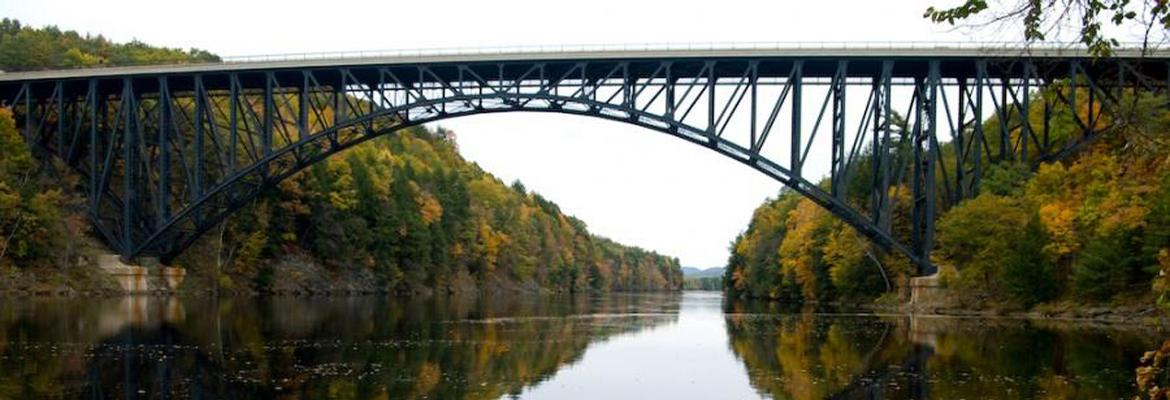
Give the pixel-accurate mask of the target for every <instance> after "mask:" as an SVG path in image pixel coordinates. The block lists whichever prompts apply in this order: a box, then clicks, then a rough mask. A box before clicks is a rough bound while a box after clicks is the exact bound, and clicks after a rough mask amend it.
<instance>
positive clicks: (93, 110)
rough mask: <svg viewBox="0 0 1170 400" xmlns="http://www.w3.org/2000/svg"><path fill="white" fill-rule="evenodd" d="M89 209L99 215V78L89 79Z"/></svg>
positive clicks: (93, 213) (91, 212)
mask: <svg viewBox="0 0 1170 400" xmlns="http://www.w3.org/2000/svg"><path fill="white" fill-rule="evenodd" d="M88 84H89V98H88V99H87V100H86V101H88V102H89V211H90V214H92V215H97V196H98V193H99V192H98V190H99V189H98V187H97V186H98V135H97V126H98V119H97V79H93V78H91V79H89V82H88Z"/></svg>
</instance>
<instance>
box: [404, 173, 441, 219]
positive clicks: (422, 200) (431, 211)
mask: <svg viewBox="0 0 1170 400" xmlns="http://www.w3.org/2000/svg"><path fill="white" fill-rule="evenodd" d="M410 191H411V192H414V203H415V204H416V205H418V212H419V215H421V217H422V223H423V225H424V226H431V224H434V223H435V222H438V221H439V218H442V217H443V205H442V204H440V203H439V199H436V198H435V196H434V195H432V194H431V193H430V192H428V191H426V190H425V189H423V188H421V187H419V186H418V184H417V183H415V182H413V181H411V182H410Z"/></svg>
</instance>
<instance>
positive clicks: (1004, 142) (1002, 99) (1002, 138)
mask: <svg viewBox="0 0 1170 400" xmlns="http://www.w3.org/2000/svg"><path fill="white" fill-rule="evenodd" d="M1010 82H1011V79H1010V78H1007V77H1006V76H1004V77H1002V78H1000V80H999V83H1000V86H999V108H1000V110H1002V113H1001V114H999V161H1000V162H1004V161H1013V160H1014V158H1015V155H1014V153H1015V150H1012V151H1011V153H1009V152H1008V146H1011V145H1012V136H1011V133H1010V132H1008V120H1010V119H1011V117H1012V114H1011V112H1012V110H1011V109H1010V108H1008V85H1010V84H1011V83H1010ZM1013 147H1014V146H1013ZM1009 154H1011V155H1012V158H1008V155H1009Z"/></svg>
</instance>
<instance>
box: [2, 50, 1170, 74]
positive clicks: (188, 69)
mask: <svg viewBox="0 0 1170 400" xmlns="http://www.w3.org/2000/svg"><path fill="white" fill-rule="evenodd" d="M295 57H296V56H292V57H290V58H294V59H280V60H262V61H244V62H220V63H195V64H175V65H145V66H128V67H108V68H88V69H71V70H51V71H32V72H15V73H0V83H17V82H30V81H46V80H60V79H87V78H95V77H96V78H118V77H134V76H154V75H172V74H194V73H208V74H215V73H227V72H248V71H271V70H288V69H312V68H338V67H357V68H360V67H373V66H408V65H428V66H441V65H443V64H455V63H458V64H467V63H531V62H573V61H607V60H608V61H618V60H626V61H636V60H662V59H676V60H704V59H720V60H731V59H771V60H776V61H783V60H792V59H831V60H839V59H850V60H857V61H862V62H864V61H866V60H870V61H877V60H889V59H896V60H905V61H926V60H942V61H960V60H972V59H996V60H1010V59H1032V60H1036V61H1041V62H1042V61H1045V60H1047V61H1058V60H1069V59H1084V60H1088V59H1091V58H1092V57H1091V56H1090V55H1089V54H1088V53H1086V52H1085V51H1084V49H1080V48H1054V47H1043V48H1025V47H997V48H969V47H961V46H935V47H906V48H898V47H888V48H877V49H875V48H851V47H839V48H791V49H779V48H772V49H703V50H612V51H561V52H524V51H516V52H498V53H474V54H421V55H393V56H374V57H335V58H309V59H295ZM1115 58H1117V59H1124V60H1130V61H1140V62H1142V63H1165V62H1167V61H1170V51H1167V50H1152V51H1150V52H1148V54H1143V52H1142V51H1140V50H1137V49H1121V50H1118V51H1116V54H1115ZM833 68H835V67H833ZM833 68H827V70H835V69H833ZM851 69H853V68H851ZM1163 69H1165V68H1163ZM865 70H868V68H858V69H856V70H855V71H858V75H862V74H864V72H862V71H865ZM760 73H761V76H768V75H769V74H768V73H767V70H766V69H761V71H760ZM829 73H831V72H829ZM806 74H808V75H813V76H815V75H820V74H819V73H818V71H817V68H815V66H814V68H811V69H806ZM786 75H787V71H779V70H777V72H776V73H775V74H774V75H773V76H786ZM505 78H507V77H505Z"/></svg>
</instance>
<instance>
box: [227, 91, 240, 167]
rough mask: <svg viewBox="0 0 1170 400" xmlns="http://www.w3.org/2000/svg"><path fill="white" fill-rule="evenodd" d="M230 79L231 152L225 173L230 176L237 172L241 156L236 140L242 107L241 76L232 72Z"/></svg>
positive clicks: (238, 133)
mask: <svg viewBox="0 0 1170 400" xmlns="http://www.w3.org/2000/svg"><path fill="white" fill-rule="evenodd" d="M229 80H230V81H231V84H230V86H231V87H230V88H228V102H229V103H231V112H230V113H228V131H229V132H228V136H229V137H230V141H229V142H228V152H230V153H231V154H229V155H228V173H227V174H225V175H229V176H230V175H232V174H234V173H235V172H236V158H237V157H239V153H238V152H237V151H238V150H236V142H238V141H239V136H240V129H239V127H240V126H239V122H240V116H239V111H238V110H239V108H240V77H239V75H236V74H235V73H232V74H231V75H230V76H229Z"/></svg>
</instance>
